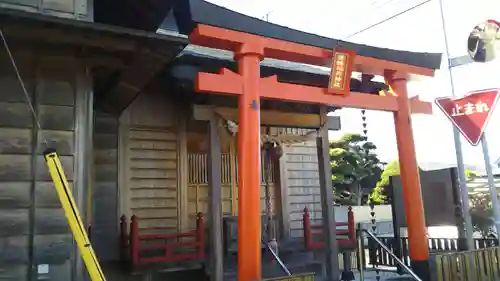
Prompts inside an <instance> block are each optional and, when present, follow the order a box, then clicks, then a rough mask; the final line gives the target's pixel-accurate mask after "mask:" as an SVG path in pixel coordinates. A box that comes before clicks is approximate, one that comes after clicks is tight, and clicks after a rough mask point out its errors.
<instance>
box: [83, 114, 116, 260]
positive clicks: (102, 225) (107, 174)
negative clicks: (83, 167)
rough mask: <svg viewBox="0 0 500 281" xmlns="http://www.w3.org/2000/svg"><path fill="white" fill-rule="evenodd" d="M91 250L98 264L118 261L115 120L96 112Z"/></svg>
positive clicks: (91, 204)
mask: <svg viewBox="0 0 500 281" xmlns="http://www.w3.org/2000/svg"><path fill="white" fill-rule="evenodd" d="M93 143H94V153H93V155H94V169H93V179H94V184H93V185H92V198H91V200H92V202H90V204H89V205H90V206H91V207H90V209H91V210H92V218H91V219H90V222H91V225H92V237H91V238H92V246H93V247H94V250H95V252H96V254H97V256H98V257H99V260H100V261H103V262H104V261H109V260H114V259H117V258H118V219H119V215H118V118H117V117H116V116H113V115H110V114H105V113H103V112H100V111H96V112H95V117H94V141H93Z"/></svg>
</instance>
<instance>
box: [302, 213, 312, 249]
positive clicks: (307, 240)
mask: <svg viewBox="0 0 500 281" xmlns="http://www.w3.org/2000/svg"><path fill="white" fill-rule="evenodd" d="M302 219H303V223H304V246H305V247H306V249H310V247H311V242H312V236H311V220H310V218H309V210H308V209H307V207H305V208H304V215H303V216H302Z"/></svg>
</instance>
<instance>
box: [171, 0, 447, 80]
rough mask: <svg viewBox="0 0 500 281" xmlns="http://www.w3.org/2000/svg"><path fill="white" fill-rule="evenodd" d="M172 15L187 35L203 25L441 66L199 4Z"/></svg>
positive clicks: (193, 1) (431, 59)
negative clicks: (198, 25) (199, 25)
mask: <svg viewBox="0 0 500 281" xmlns="http://www.w3.org/2000/svg"><path fill="white" fill-rule="evenodd" d="M174 14H175V17H176V20H177V26H178V28H179V30H180V32H181V33H183V34H190V33H191V31H192V30H193V29H194V28H195V26H196V24H206V25H211V26H216V27H221V28H226V29H231V30H236V31H240V32H246V33H251V34H256V35H260V36H264V37H269V38H275V39H280V40H284V41H289V42H294V43H299V44H305V45H311V46H316V47H320V48H325V49H331V48H332V46H339V47H344V48H347V49H351V50H354V51H356V53H357V54H358V55H360V56H364V57H372V58H376V59H380V60H387V61H393V62H398V63H403V64H407V65H412V66H417V67H422V68H427V69H432V70H435V69H439V68H440V66H441V54H439V53H417V52H408V51H401V50H392V49H386V48H378V47H373V46H367V45H362V44H355V43H350V42H346V41H342V40H336V39H332V38H327V37H323V36H319V35H316V34H311V33H306V32H302V31H299V30H295V29H291V28H287V27H284V26H280V25H276V24H273V23H269V22H266V21H262V20H259V19H256V18H253V17H249V16H246V15H243V14H240V13H237V12H234V11H231V10H229V9H226V8H223V7H220V6H217V5H214V4H212V3H209V2H206V1H203V0H185V1H180V3H179V4H178V5H177V6H176V7H175V8H174Z"/></svg>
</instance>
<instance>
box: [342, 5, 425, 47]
mask: <svg viewBox="0 0 500 281" xmlns="http://www.w3.org/2000/svg"><path fill="white" fill-rule="evenodd" d="M431 1H432V0H426V1H424V2H420V3H418V4H417V5H415V6H412V7H410V8H408V9H406V10H404V11H401V12H399V13H397V14H395V15H392V16H390V17H388V18H386V19H383V20H381V21H379V22H377V23H374V24H372V25H370V26H367V27H365V28H363V29H361V30H359V31H356V32H354V33H352V34H351V35H349V36H347V37H345V38H344V39H349V38H351V37H353V36H354V35H358V34H360V33H361V32H365V31H367V30H369V29H372V28H374V27H376V26H378V25H381V24H383V23H384V22H386V21H390V20H392V19H394V18H396V17H399V16H400V15H402V14H405V13H407V12H409V11H411V10H414V9H416V8H418V7H420V6H422V5H424V4H426V3H429V2H431Z"/></svg>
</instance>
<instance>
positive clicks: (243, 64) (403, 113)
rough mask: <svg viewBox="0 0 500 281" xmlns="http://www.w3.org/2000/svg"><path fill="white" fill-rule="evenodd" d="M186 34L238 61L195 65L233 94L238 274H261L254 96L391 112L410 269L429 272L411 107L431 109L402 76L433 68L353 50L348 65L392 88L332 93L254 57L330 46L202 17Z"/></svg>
mask: <svg viewBox="0 0 500 281" xmlns="http://www.w3.org/2000/svg"><path fill="white" fill-rule="evenodd" d="M189 39H190V41H191V42H192V43H193V44H197V45H201V46H206V47H211V48H216V49H222V50H229V51H233V52H234V53H235V60H236V61H238V73H234V72H232V71H230V70H228V69H222V70H221V72H220V73H219V74H211V73H198V74H197V79H196V90H197V91H198V92H205V93H213V94H226V95H237V96H238V114H239V116H238V120H239V124H238V167H239V169H238V178H239V185H238V194H239V200H238V280H240V281H255V280H259V279H260V277H261V229H260V228H261V222H260V219H261V214H260V212H261V208H260V175H259V167H260V98H264V99H275V100H283V101H291V102H299V103H314V104H323V105H335V106H339V107H354V108H365V109H371V110H383V111H391V112H393V113H394V123H395V127H396V138H397V146H398V151H399V161H400V165H401V179H402V181H403V183H404V184H403V186H404V200H405V207H406V214H407V221H408V233H409V234H408V236H409V248H410V257H411V259H412V266H413V267H414V269H416V271H418V268H419V267H423V270H422V272H424V273H423V275H428V259H429V252H428V247H427V237H426V232H425V221H424V212H423V203H422V195H421V190H420V182H419V176H418V168H417V162H416V156H415V147H414V139H413V132H412V127H411V118H410V114H411V113H425V114H430V113H432V104H431V103H427V102H423V101H420V100H418V98H415V99H408V93H407V88H406V82H407V76H408V74H418V75H425V76H433V75H434V71H433V70H432V69H427V68H423V67H417V66H411V65H406V64H403V63H397V62H392V61H387V60H379V59H375V58H370V57H363V56H356V58H355V62H354V69H353V70H354V71H359V72H363V71H364V72H369V73H372V74H379V75H384V77H385V79H386V82H387V83H388V85H389V86H390V88H391V89H392V91H393V92H394V93H395V94H396V95H397V96H377V95H369V94H363V93H352V92H351V93H350V94H348V95H345V96H343V95H330V94H326V92H325V89H324V88H319V87H310V86H303V85H295V84H288V83H280V82H278V81H277V78H276V77H275V76H271V77H267V78H261V77H260V61H261V60H262V59H263V58H264V57H269V58H275V59H281V60H287V61H293V62H299V63H307V64H314V65H328V64H329V63H330V61H331V57H332V50H327V49H323V48H319V47H314V46H308V45H302V44H298V43H292V42H287V41H283V40H278V39H273V38H266V37H263V36H258V35H253V34H248V33H244V32H239V31H233V30H228V29H224V28H219V27H213V26H209V25H204V24H198V25H197V26H196V28H195V29H194V30H193V31H192V32H191V34H190V35H189ZM415 267H417V268H415ZM426 267H427V269H425V268H426ZM424 279H427V277H424Z"/></svg>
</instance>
